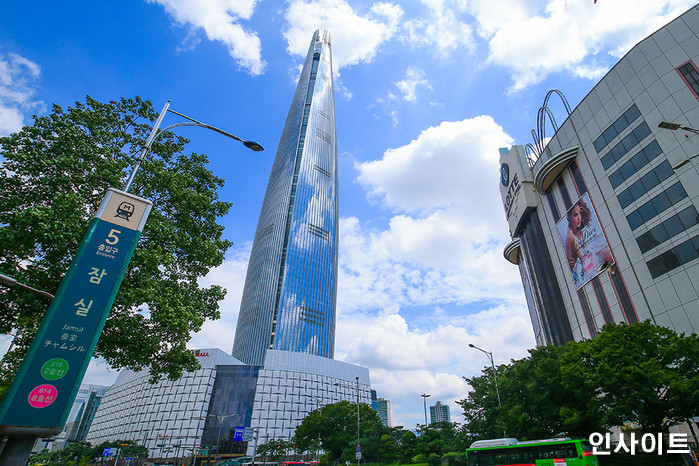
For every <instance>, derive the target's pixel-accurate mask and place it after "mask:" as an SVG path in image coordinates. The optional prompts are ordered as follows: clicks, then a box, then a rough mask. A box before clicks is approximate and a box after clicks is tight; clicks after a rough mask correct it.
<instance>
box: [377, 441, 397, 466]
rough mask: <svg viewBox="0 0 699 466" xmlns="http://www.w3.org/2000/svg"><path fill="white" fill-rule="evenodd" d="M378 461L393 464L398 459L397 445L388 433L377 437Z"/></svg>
mask: <svg viewBox="0 0 699 466" xmlns="http://www.w3.org/2000/svg"><path fill="white" fill-rule="evenodd" d="M378 459H379V462H380V463H382V464H393V463H395V462H396V461H398V446H397V445H396V442H395V440H393V437H391V436H390V435H388V434H383V435H382V436H381V438H380V439H379V458H378Z"/></svg>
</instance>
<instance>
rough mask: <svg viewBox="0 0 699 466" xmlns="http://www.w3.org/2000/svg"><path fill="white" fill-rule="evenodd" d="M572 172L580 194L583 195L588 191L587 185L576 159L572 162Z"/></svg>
mask: <svg viewBox="0 0 699 466" xmlns="http://www.w3.org/2000/svg"><path fill="white" fill-rule="evenodd" d="M570 174H571V175H572V176H573V183H574V184H575V189H576V190H577V191H578V196H582V195H583V194H585V193H586V192H587V186H586V185H585V180H583V177H582V173H580V167H578V163H577V162H576V161H575V160H573V161H572V162H571V163H570Z"/></svg>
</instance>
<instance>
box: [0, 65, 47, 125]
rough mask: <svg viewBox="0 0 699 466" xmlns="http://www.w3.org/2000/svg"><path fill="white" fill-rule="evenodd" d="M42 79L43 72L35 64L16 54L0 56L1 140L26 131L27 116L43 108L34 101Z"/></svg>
mask: <svg viewBox="0 0 699 466" xmlns="http://www.w3.org/2000/svg"><path fill="white" fill-rule="evenodd" d="M40 75H41V68H40V67H39V65H37V64H36V63H34V62H32V61H31V60H29V59H27V58H25V57H22V56H21V55H17V54H14V53H10V54H8V55H7V56H3V55H0V136H6V135H8V134H10V133H14V132H16V131H19V130H20V129H22V125H23V124H24V116H25V112H30V111H32V110H34V109H38V110H41V109H42V108H43V106H44V104H43V102H41V101H38V100H35V98H34V93H35V86H36V85H37V81H38V80H39V76H40Z"/></svg>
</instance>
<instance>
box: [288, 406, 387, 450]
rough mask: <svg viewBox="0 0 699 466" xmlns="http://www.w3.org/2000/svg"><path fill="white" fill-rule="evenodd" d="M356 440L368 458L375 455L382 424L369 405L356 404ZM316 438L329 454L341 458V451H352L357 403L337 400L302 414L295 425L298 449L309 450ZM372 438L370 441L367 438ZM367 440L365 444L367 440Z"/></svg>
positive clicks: (354, 438) (354, 446)
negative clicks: (358, 436)
mask: <svg viewBox="0 0 699 466" xmlns="http://www.w3.org/2000/svg"><path fill="white" fill-rule="evenodd" d="M359 425H360V442H362V439H366V440H365V441H364V444H362V453H363V455H367V457H368V458H372V457H376V456H378V439H379V438H380V435H381V432H382V429H383V424H381V421H380V420H379V415H378V414H377V413H376V411H374V410H373V409H371V406H369V405H366V404H363V403H360V405H359ZM317 439H320V444H321V446H322V448H323V450H325V451H326V452H328V453H330V454H331V455H332V458H334V459H337V458H341V457H342V455H343V453H346V454H347V452H349V451H351V452H352V453H351V455H352V460H354V451H355V448H356V443H357V404H356V403H350V402H349V401H340V402H339V403H332V404H329V405H326V406H323V407H322V408H320V409H316V410H315V411H312V412H311V413H309V414H308V416H306V417H305V418H304V419H303V421H301V424H299V426H298V427H297V428H296V433H295V435H294V440H295V442H296V445H297V446H298V447H299V450H300V451H303V450H309V449H310V447H311V445H312V443H313V442H314V441H316V440H317ZM369 439H372V440H373V444H372V443H371V442H370V441H369ZM367 443H368V444H367Z"/></svg>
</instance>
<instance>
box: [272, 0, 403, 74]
mask: <svg viewBox="0 0 699 466" xmlns="http://www.w3.org/2000/svg"><path fill="white" fill-rule="evenodd" d="M402 15H403V9H402V8H401V7H400V6H398V5H395V4H392V3H385V2H377V3H374V4H373V5H372V7H371V8H370V10H369V11H368V12H367V13H366V14H364V15H362V14H360V13H358V12H356V11H355V10H354V9H353V8H352V7H351V6H350V5H349V3H347V2H346V1H345V0H315V1H304V0H294V1H292V2H291V4H290V5H289V9H288V10H287V12H286V20H287V22H288V29H287V30H286V31H285V32H284V37H285V38H286V40H287V50H288V51H289V53H290V54H292V55H299V56H301V57H305V56H306V52H308V45H309V44H310V41H311V38H312V37H313V33H314V32H315V30H316V29H327V30H328V31H330V37H331V41H332V42H331V43H332V55H333V67H334V69H335V71H337V70H339V69H341V68H343V67H345V66H350V65H356V64H358V63H361V62H366V63H368V62H371V60H372V59H373V58H374V56H375V55H376V51H377V50H378V48H379V46H380V45H381V44H382V43H384V42H386V41H387V40H389V39H391V38H392V37H393V36H394V34H395V33H396V29H397V27H398V24H399V20H400V18H401V17H402Z"/></svg>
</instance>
